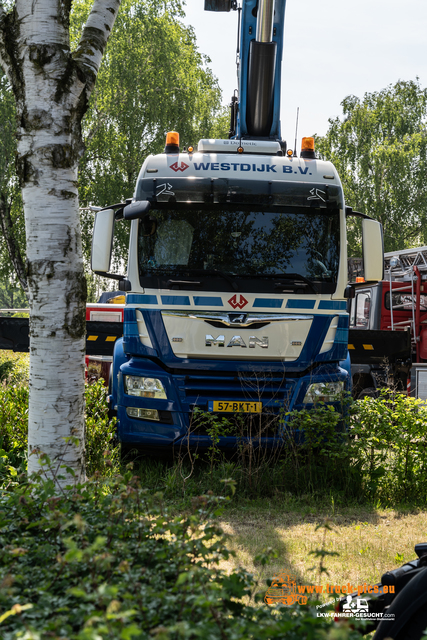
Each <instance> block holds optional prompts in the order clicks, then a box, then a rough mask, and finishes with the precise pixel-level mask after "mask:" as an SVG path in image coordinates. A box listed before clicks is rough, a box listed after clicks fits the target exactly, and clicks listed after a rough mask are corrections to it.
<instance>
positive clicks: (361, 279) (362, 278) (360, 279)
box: [356, 276, 365, 282]
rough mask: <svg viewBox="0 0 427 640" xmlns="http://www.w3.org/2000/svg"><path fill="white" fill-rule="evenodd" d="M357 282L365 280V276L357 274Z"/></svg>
mask: <svg viewBox="0 0 427 640" xmlns="http://www.w3.org/2000/svg"><path fill="white" fill-rule="evenodd" d="M356 282H365V278H364V277H363V276H357V277H356Z"/></svg>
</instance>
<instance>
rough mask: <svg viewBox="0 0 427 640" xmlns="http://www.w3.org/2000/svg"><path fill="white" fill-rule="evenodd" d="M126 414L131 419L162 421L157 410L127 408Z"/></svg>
mask: <svg viewBox="0 0 427 640" xmlns="http://www.w3.org/2000/svg"><path fill="white" fill-rule="evenodd" d="M126 413H127V414H128V416H129V418H139V419H140V420H157V421H159V420H160V418H159V412H158V411H157V409H138V408H137V407H127V408H126Z"/></svg>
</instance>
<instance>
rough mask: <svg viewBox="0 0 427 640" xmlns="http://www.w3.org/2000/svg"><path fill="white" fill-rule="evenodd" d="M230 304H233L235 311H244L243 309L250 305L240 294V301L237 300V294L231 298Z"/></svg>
mask: <svg viewBox="0 0 427 640" xmlns="http://www.w3.org/2000/svg"><path fill="white" fill-rule="evenodd" d="M228 302H229V303H230V304H231V306H232V307H233V309H243V307H246V305H247V304H248V301H247V300H246V298H244V297H243V296H242V295H241V294H240V293H239V299H237V294H234V296H233V297H232V298H230V300H228Z"/></svg>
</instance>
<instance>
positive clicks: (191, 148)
mask: <svg viewBox="0 0 427 640" xmlns="http://www.w3.org/2000/svg"><path fill="white" fill-rule="evenodd" d="M193 151H194V147H192V146H191V145H190V146H189V147H188V153H193Z"/></svg>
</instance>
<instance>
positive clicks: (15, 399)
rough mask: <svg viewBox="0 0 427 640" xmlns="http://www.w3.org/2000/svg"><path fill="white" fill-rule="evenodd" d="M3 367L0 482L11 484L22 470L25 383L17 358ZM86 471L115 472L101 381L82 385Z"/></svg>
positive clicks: (25, 429)
mask: <svg viewBox="0 0 427 640" xmlns="http://www.w3.org/2000/svg"><path fill="white" fill-rule="evenodd" d="M4 362H11V363H12V364H11V365H10V366H8V367H7V370H8V375H7V379H6V380H5V381H4V382H3V384H0V483H3V484H4V483H7V482H10V481H14V480H13V479H14V478H16V476H17V475H19V473H21V472H24V471H26V457H27V441H28V398H29V391H28V384H25V383H24V382H23V380H25V377H24V376H25V369H24V367H23V366H22V363H21V361H20V359H19V358H18V359H17V361H16V362H17V365H16V363H15V361H13V360H12V361H8V360H4ZM85 397H86V410H85V419H86V433H85V437H86V469H87V473H88V475H89V476H91V475H93V474H94V473H95V471H98V473H101V474H102V475H105V476H107V475H111V474H112V473H114V472H117V471H118V447H117V442H116V440H115V420H111V421H110V420H109V418H108V405H107V400H106V398H107V389H106V388H105V387H104V385H103V382H102V380H98V382H96V383H95V384H91V385H86V387H85Z"/></svg>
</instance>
